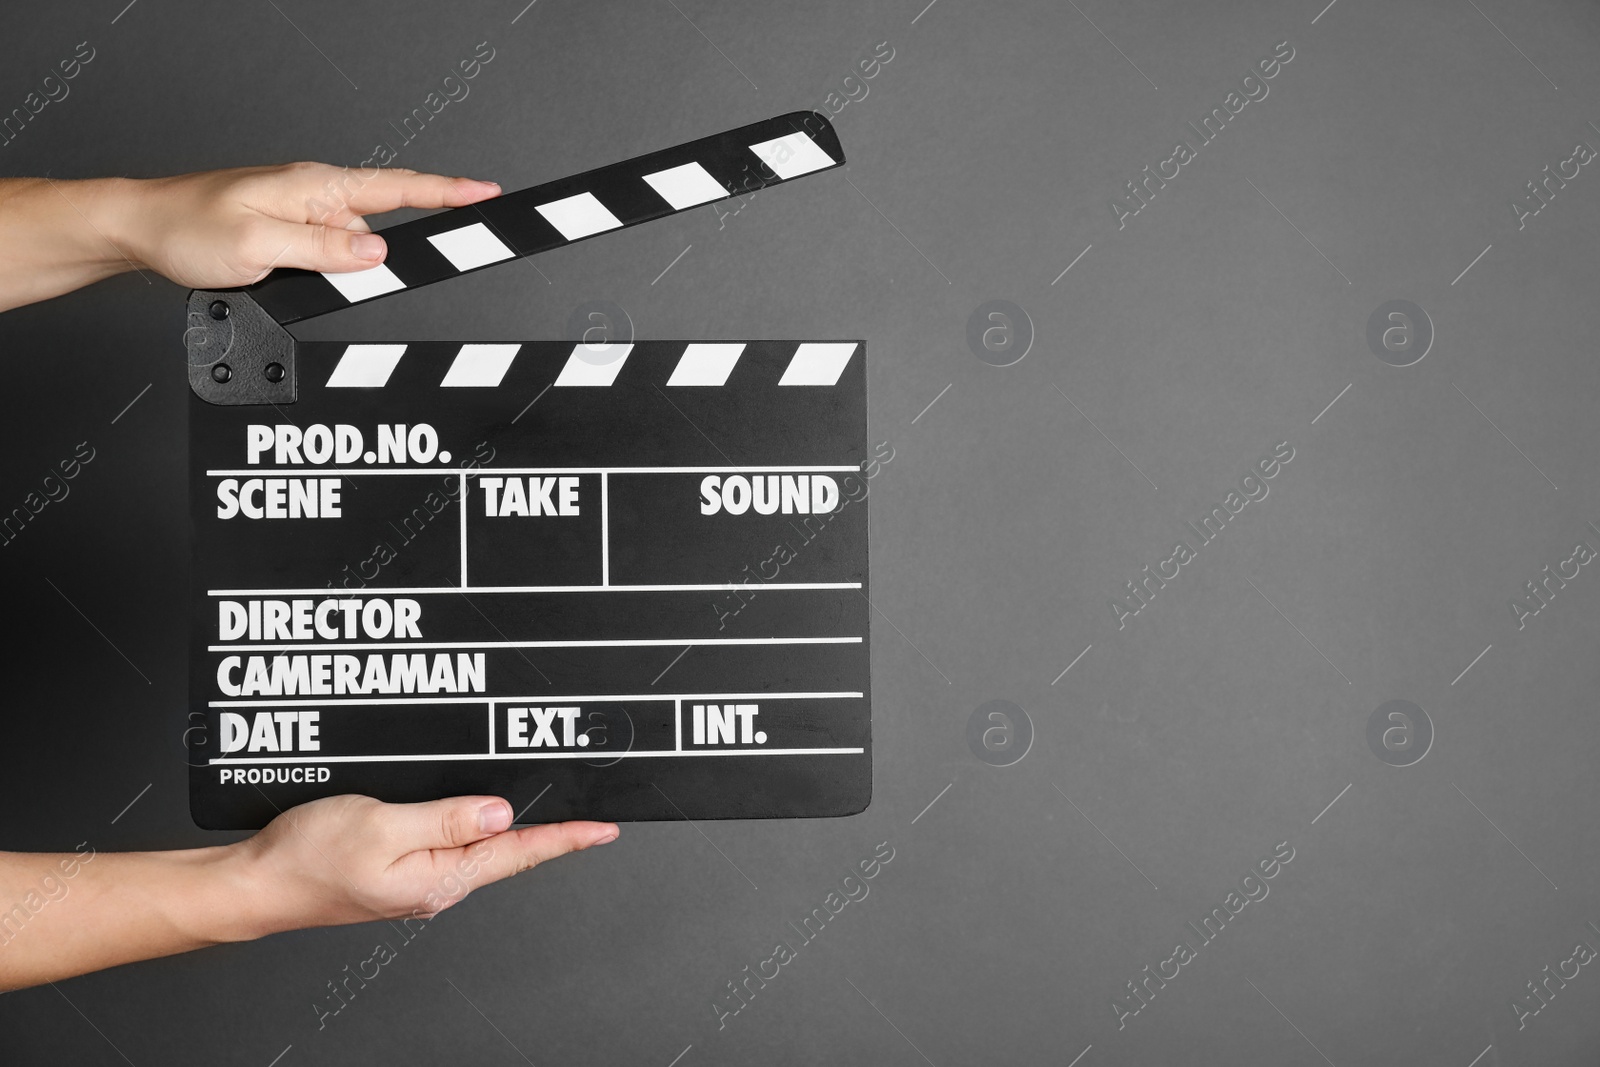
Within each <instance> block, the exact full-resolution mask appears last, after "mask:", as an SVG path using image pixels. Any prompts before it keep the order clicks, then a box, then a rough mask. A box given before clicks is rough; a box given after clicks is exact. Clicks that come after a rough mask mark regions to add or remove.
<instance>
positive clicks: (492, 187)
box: [461, 178, 500, 193]
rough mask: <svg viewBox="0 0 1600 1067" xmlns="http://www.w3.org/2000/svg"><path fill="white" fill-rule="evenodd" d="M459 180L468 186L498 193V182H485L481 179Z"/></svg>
mask: <svg viewBox="0 0 1600 1067" xmlns="http://www.w3.org/2000/svg"><path fill="white" fill-rule="evenodd" d="M461 180H462V181H464V182H466V183H467V184H469V185H480V186H482V187H483V188H484V189H486V190H488V191H490V192H494V193H498V192H499V191H500V183H499V182H486V181H484V180H483V179H482V178H463V179H461Z"/></svg>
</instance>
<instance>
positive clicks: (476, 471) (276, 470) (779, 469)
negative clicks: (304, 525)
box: [206, 463, 861, 478]
mask: <svg viewBox="0 0 1600 1067" xmlns="http://www.w3.org/2000/svg"><path fill="white" fill-rule="evenodd" d="M790 471H794V472H801V471H803V472H806V473H815V472H817V471H827V472H832V473H853V474H859V473H860V472H861V464H859V463H813V464H798V465H797V464H793V463H790V464H778V465H771V466H765V467H451V466H449V465H447V464H440V465H439V466H437V467H379V466H376V465H374V466H371V467H313V466H309V465H307V466H304V467H246V468H243V469H239V470H209V471H206V477H208V478H237V477H243V476H246V475H257V474H263V475H271V476H273V477H277V476H280V475H291V474H298V475H303V476H314V475H320V476H324V477H330V478H331V477H348V476H352V475H357V474H411V475H416V474H465V475H469V476H471V477H475V478H476V477H481V476H483V475H489V476H491V477H493V476H497V475H501V474H782V473H785V472H790Z"/></svg>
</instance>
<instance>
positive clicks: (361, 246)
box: [350, 233, 387, 260]
mask: <svg viewBox="0 0 1600 1067" xmlns="http://www.w3.org/2000/svg"><path fill="white" fill-rule="evenodd" d="M385 247H387V246H386V245H385V244H384V243H383V238H382V237H379V236H378V235H377V234H375V233H358V234H356V235H355V236H354V237H351V238H350V251H351V252H353V253H355V256H356V258H357V259H371V260H379V259H382V258H383V251H384V248H385Z"/></svg>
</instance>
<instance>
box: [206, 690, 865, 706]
mask: <svg viewBox="0 0 1600 1067" xmlns="http://www.w3.org/2000/svg"><path fill="white" fill-rule="evenodd" d="M862 696H863V694H861V693H607V694H602V695H599V696H577V697H575V696H528V697H491V696H480V697H410V698H407V697H383V698H377V699H371V700H364V699H362V698H360V697H354V698H351V699H348V700H213V701H211V702H210V703H209V705H208V706H209V707H213V708H292V707H301V706H303V705H307V704H318V705H328V706H335V705H338V704H540V705H543V704H557V703H560V704H574V703H585V704H596V703H606V702H621V701H641V702H642V701H650V702H653V703H660V702H664V701H668V700H675V701H683V700H689V701H694V700H699V701H704V702H706V703H711V702H713V701H715V702H718V703H725V702H727V701H729V700H839V699H849V700H859V699H860V698H861V697H862Z"/></svg>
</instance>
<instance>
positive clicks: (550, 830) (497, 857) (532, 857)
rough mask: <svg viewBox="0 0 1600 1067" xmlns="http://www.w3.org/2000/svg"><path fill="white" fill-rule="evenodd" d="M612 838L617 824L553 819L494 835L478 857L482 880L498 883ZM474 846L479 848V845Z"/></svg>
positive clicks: (605, 842)
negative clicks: (486, 850)
mask: <svg viewBox="0 0 1600 1067" xmlns="http://www.w3.org/2000/svg"><path fill="white" fill-rule="evenodd" d="M616 838H617V826H616V824H615V823H608V822H553V823H546V824H544V825H542V826H524V827H523V828H522V829H520V830H511V831H509V832H507V833H503V834H496V835H495V836H494V837H493V838H492V839H491V840H489V841H488V842H486V844H487V845H488V847H489V848H490V849H491V850H492V851H491V854H490V855H489V856H488V858H486V859H485V858H482V857H481V856H480V857H478V858H479V862H480V869H481V870H482V871H483V875H484V877H483V883H485V884H486V883H488V882H498V881H499V880H500V879H502V878H509V877H511V876H512V875H514V874H521V873H522V872H523V871H526V870H528V869H529V868H530V867H536V866H538V865H539V864H541V863H544V862H545V861H546V860H553V859H555V858H557V857H558V856H565V855H566V854H567V853H569V852H581V851H583V850H584V849H586V848H593V847H594V846H595V845H604V844H607V843H609V842H611V841H615V840H616ZM478 848H479V849H480V850H481V849H482V848H483V846H482V845H480V846H478Z"/></svg>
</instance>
